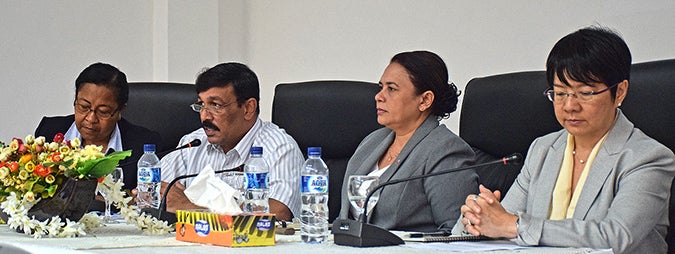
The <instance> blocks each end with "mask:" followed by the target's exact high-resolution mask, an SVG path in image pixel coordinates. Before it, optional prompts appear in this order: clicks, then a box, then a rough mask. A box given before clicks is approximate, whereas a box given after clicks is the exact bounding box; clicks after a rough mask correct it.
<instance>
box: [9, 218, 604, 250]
mask: <svg viewBox="0 0 675 254" xmlns="http://www.w3.org/2000/svg"><path fill="white" fill-rule="evenodd" d="M454 243H456V244H462V243H459V242H454ZM454 243H411V242H408V243H406V244H403V245H398V246H387V247H369V248H359V247H350V246H341V245H336V244H334V243H333V242H332V240H331V241H329V242H328V243H326V244H306V243H303V242H302V241H301V240H300V235H299V233H298V232H296V233H295V234H294V235H281V234H277V236H276V245H275V246H263V247H236V248H233V247H223V246H214V245H206V244H198V243H191V242H182V241H178V240H176V239H175V236H174V235H166V236H150V235H144V234H143V233H142V231H140V230H139V229H137V228H135V227H134V226H131V225H126V224H108V225H106V226H104V227H100V228H96V229H93V230H92V231H91V232H90V233H89V234H87V235H86V236H82V237H77V238H41V239H34V238H32V237H30V236H27V235H24V234H21V233H17V232H16V231H14V230H11V229H9V227H8V226H7V225H0V254H4V253H50V254H58V253H116V254H119V253H144V254H151V253H162V254H166V253H204V254H214V253H265V254H269V253H366V254H367V253H394V254H395V253H430V252H432V251H434V252H442V253H459V252H457V251H455V250H456V248H458V247H457V246H451V245H452V244H454ZM464 243H469V242H464ZM505 244H507V245H508V244H510V243H509V242H508V241H505ZM512 247H517V246H515V245H512ZM453 248H455V250H453ZM515 252H517V253H550V254H556V253H560V254H562V253H565V254H568V253H611V250H593V249H589V248H555V247H535V248H523V249H515V250H505V249H502V250H491V251H480V250H475V249H474V250H473V251H470V252H461V253H490V254H501V253H515Z"/></svg>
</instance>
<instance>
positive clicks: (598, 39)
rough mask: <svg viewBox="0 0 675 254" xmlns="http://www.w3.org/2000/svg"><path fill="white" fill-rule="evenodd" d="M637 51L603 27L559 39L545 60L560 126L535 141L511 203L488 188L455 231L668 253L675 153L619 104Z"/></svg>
mask: <svg viewBox="0 0 675 254" xmlns="http://www.w3.org/2000/svg"><path fill="white" fill-rule="evenodd" d="M630 66H631V56H630V51H629V49H628V46H627V45H626V43H625V42H624V41H623V39H621V37H619V36H618V35H617V34H615V33H614V32H612V31H609V30H607V29H604V28H596V27H592V28H585V29H581V30H579V31H576V32H574V33H572V34H569V35H567V36H565V37H564V38H562V39H561V40H560V41H558V43H556V45H555V46H554V47H553V49H552V50H551V53H550V54H549V57H548V60H547V63H546V69H547V70H546V72H547V77H548V82H549V84H550V85H551V87H550V88H549V90H547V91H546V92H545V95H546V96H547V97H548V98H549V100H551V101H552V103H553V108H554V112H555V115H556V118H557V120H558V122H559V123H560V124H561V125H562V126H563V127H564V129H563V130H561V131H559V132H556V133H552V134H549V135H546V136H543V137H541V138H538V139H536V140H535V141H534V142H533V143H532V145H531V146H530V149H529V152H528V156H527V159H526V160H525V164H524V165H523V169H522V171H521V173H520V175H519V176H518V178H517V179H516V182H515V183H514V184H513V186H512V187H511V189H510V190H509V192H508V194H507V195H506V197H505V198H504V200H503V201H502V202H501V203H499V202H498V200H499V196H500V193H499V192H498V191H496V192H491V191H490V190H488V189H486V188H484V187H482V186H481V191H480V194H479V195H469V196H468V197H467V199H466V202H465V205H463V206H462V208H461V210H462V214H463V215H464V217H463V218H462V219H461V220H460V222H458V227H457V231H459V229H462V227H463V228H464V230H466V231H468V232H469V233H471V234H473V235H481V234H482V235H486V236H490V237H507V238H512V239H513V240H514V241H515V242H516V243H518V244H521V245H549V246H571V247H591V248H611V249H612V250H613V251H614V252H615V253H665V252H666V250H667V244H666V241H665V235H666V232H667V228H668V200H669V194H670V185H671V182H672V179H673V175H674V174H675V155H673V152H672V151H670V150H669V149H668V148H667V147H665V146H663V145H662V144H660V143H658V142H657V141H656V140H654V139H652V138H650V137H648V136H647V135H645V134H644V133H643V132H642V131H640V130H639V129H636V128H635V127H634V126H633V124H632V123H631V122H630V121H629V120H628V119H627V118H626V117H625V116H624V115H623V113H621V110H620V109H618V107H619V106H621V103H622V101H623V100H624V98H625V97H626V94H627V92H628V80H629V75H630Z"/></svg>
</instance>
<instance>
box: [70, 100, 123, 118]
mask: <svg viewBox="0 0 675 254" xmlns="http://www.w3.org/2000/svg"><path fill="white" fill-rule="evenodd" d="M73 106H75V112H77V113H79V114H83V115H88V114H89V112H94V115H96V117H98V118H99V119H108V118H111V117H112V116H113V115H115V113H116V112H117V110H112V111H110V110H108V109H104V110H101V109H100V107H98V108H96V109H92V108H91V106H85V105H82V104H79V103H73ZM106 108H107V107H106Z"/></svg>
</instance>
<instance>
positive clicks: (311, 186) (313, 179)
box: [300, 175, 328, 193]
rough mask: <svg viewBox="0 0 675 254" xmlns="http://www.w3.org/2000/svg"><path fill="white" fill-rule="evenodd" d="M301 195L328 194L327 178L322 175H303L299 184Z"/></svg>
mask: <svg viewBox="0 0 675 254" xmlns="http://www.w3.org/2000/svg"><path fill="white" fill-rule="evenodd" d="M301 184H302V185H301V186H302V187H301V190H300V191H301V192H302V193H328V177H327V176H322V175H304V176H302V183H301Z"/></svg>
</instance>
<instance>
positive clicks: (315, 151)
mask: <svg viewBox="0 0 675 254" xmlns="http://www.w3.org/2000/svg"><path fill="white" fill-rule="evenodd" d="M307 155H308V156H317V157H321V147H320V146H312V147H307Z"/></svg>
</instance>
